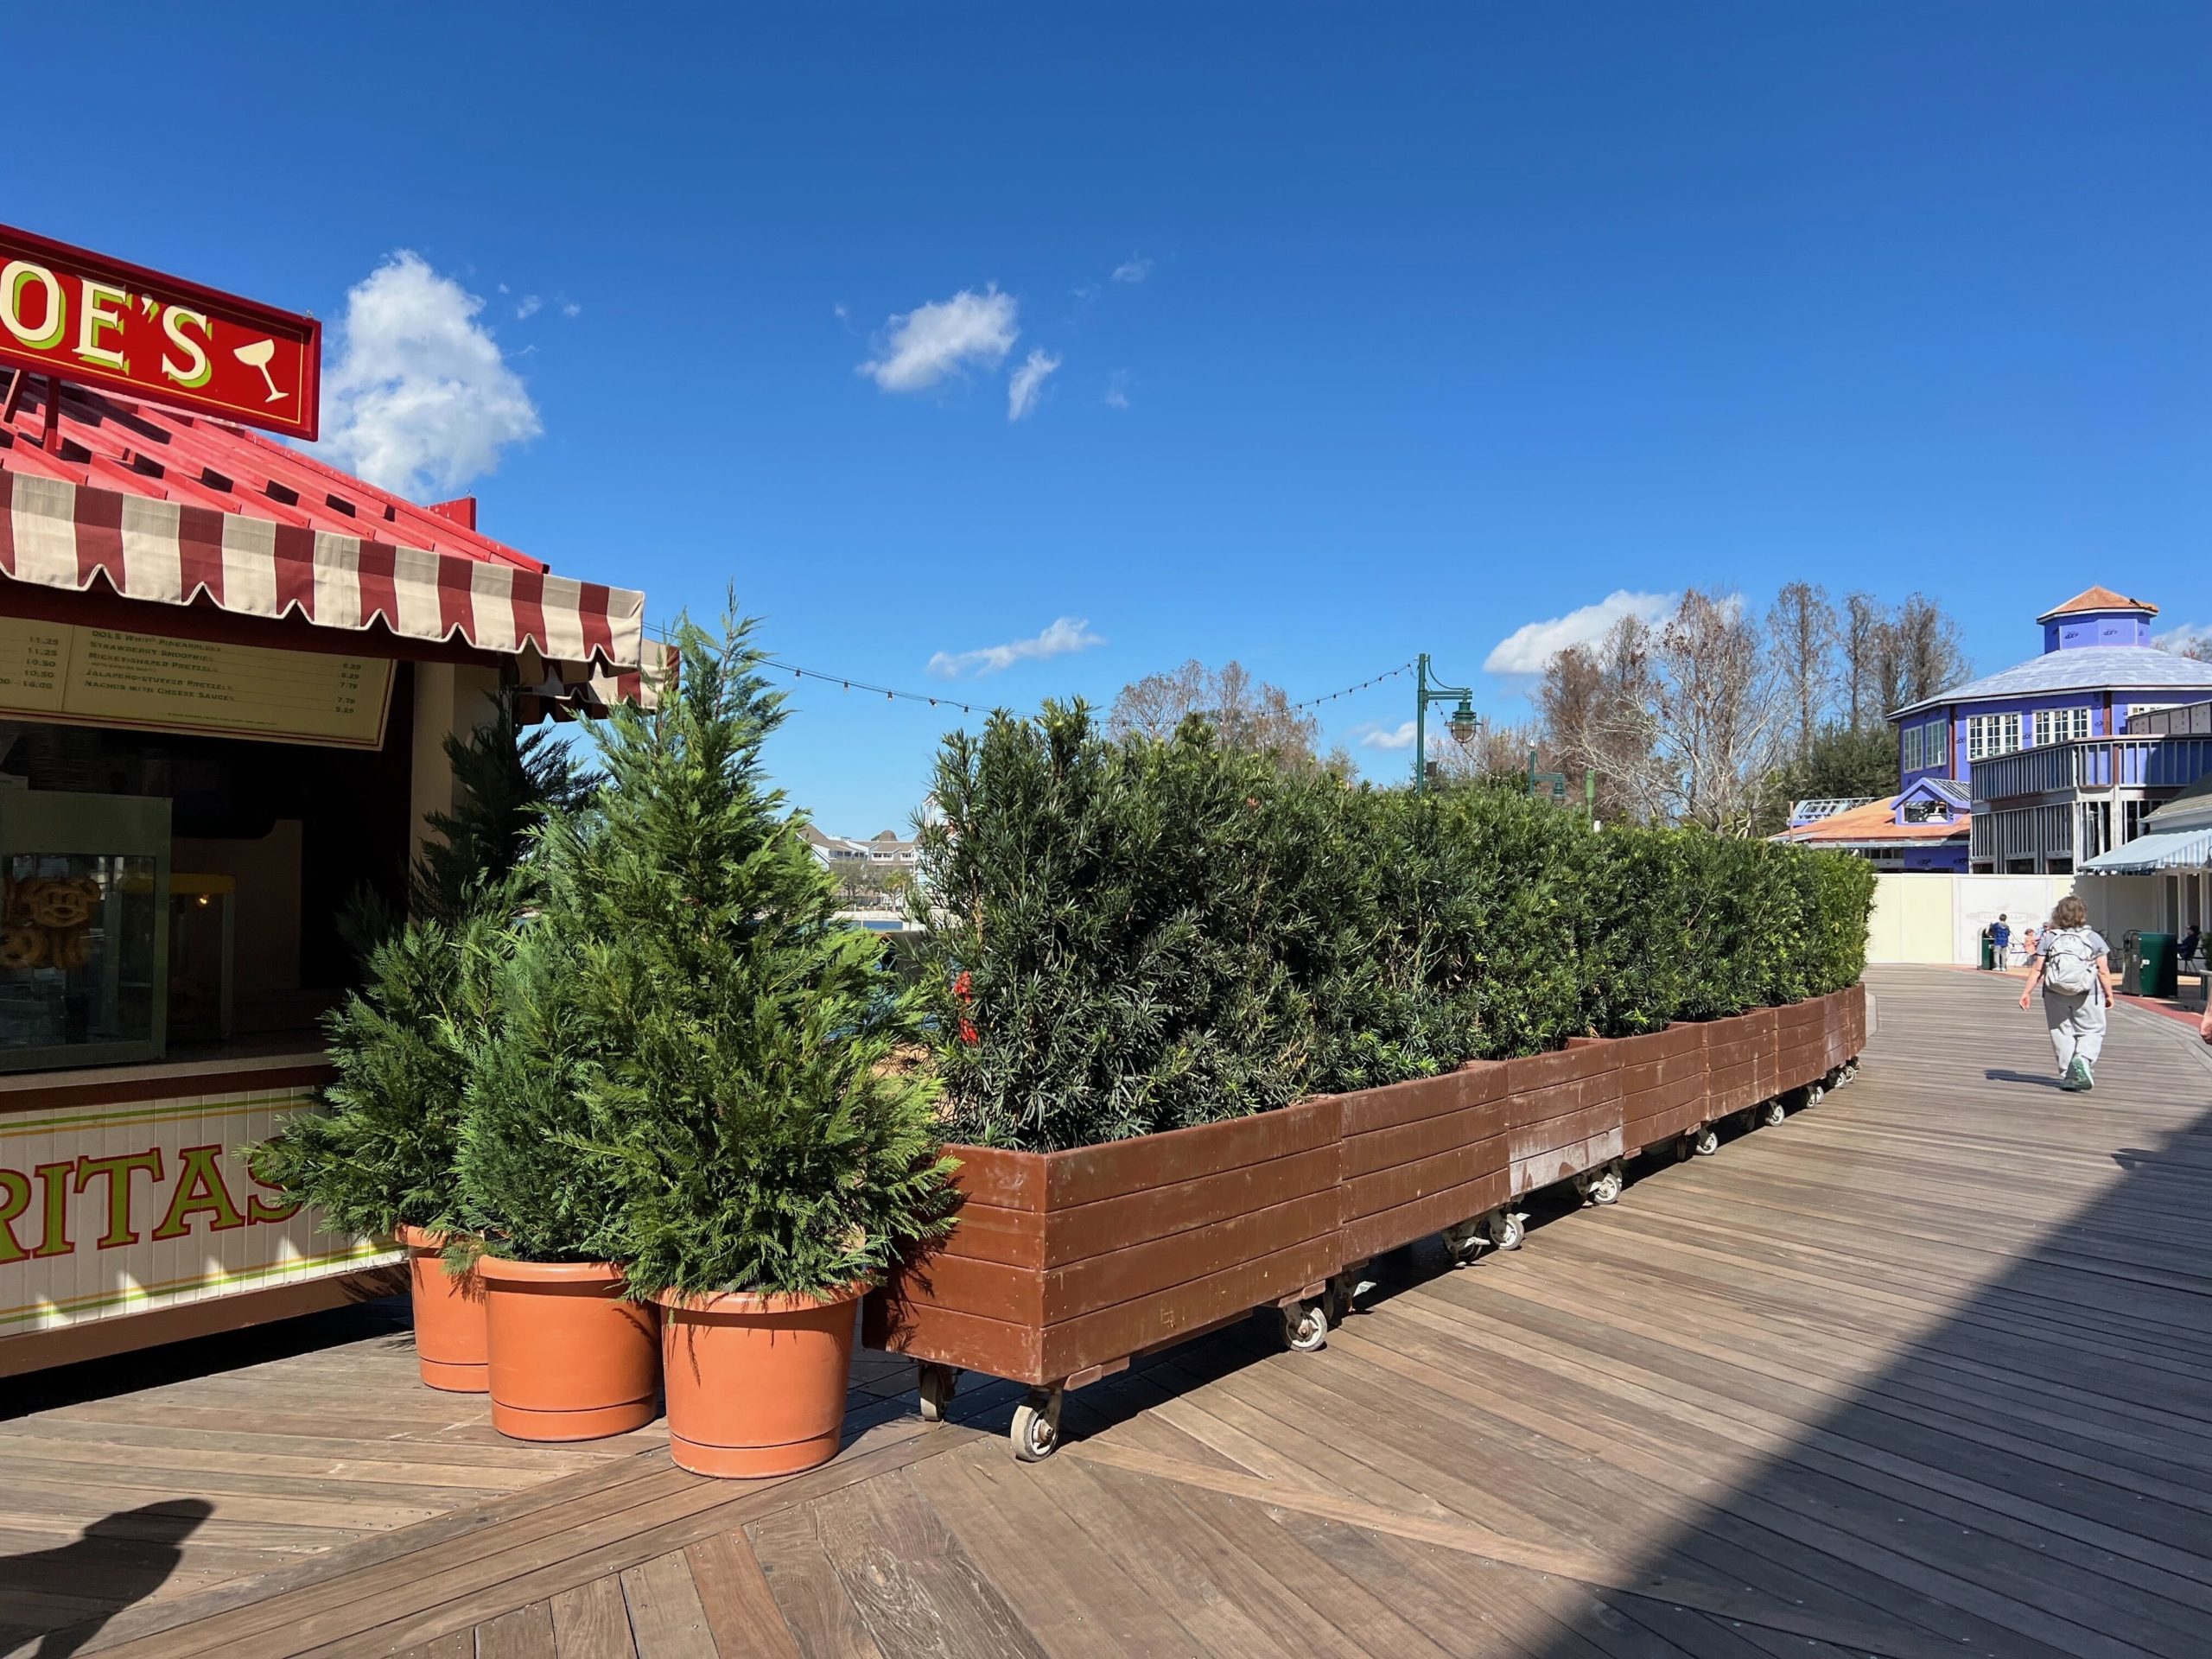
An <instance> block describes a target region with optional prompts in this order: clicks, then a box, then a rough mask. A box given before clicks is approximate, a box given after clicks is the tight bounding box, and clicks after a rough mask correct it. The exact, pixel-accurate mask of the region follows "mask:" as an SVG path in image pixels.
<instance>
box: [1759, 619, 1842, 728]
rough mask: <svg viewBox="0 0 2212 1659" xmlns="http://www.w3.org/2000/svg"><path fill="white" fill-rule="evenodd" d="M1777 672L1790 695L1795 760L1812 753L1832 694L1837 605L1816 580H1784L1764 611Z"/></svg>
mask: <svg viewBox="0 0 2212 1659" xmlns="http://www.w3.org/2000/svg"><path fill="white" fill-rule="evenodd" d="M1767 632H1768V635H1769V636H1770V639H1771V640H1772V643H1773V649H1774V652H1775V657H1776V662H1775V667H1776V671H1777V677H1778V678H1779V679H1780V680H1781V682H1782V685H1783V690H1784V693H1785V694H1786V695H1787V696H1788V697H1789V715H1790V720H1791V721H1792V728H1791V731H1790V742H1789V752H1790V756H1791V758H1792V759H1793V760H1802V759H1803V758H1804V757H1805V756H1806V755H1808V754H1809V753H1812V749H1813V743H1814V741H1815V739H1816V738H1818V737H1819V735H1820V733H1821V726H1822V724H1823V723H1825V721H1827V715H1828V709H1829V705H1830V703H1831V702H1833V700H1834V694H1835V678H1836V674H1835V647H1836V642H1837V637H1838V627H1837V621H1836V613H1835V607H1834V606H1833V605H1831V604H1829V603H1828V595H1827V589H1826V588H1822V587H1821V586H1819V585H1818V584H1817V583H1814V582H1787V583H1784V584H1783V588H1782V591H1781V592H1780V593H1778V594H1776V595H1775V596H1774V608H1773V609H1772V610H1770V611H1769V612H1768V613H1767Z"/></svg>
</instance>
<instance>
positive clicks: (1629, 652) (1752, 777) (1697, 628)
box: [1537, 588, 1791, 836]
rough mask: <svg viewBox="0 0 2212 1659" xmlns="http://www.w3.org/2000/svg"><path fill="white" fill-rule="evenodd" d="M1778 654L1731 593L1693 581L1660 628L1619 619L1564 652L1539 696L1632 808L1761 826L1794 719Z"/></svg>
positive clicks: (1733, 831) (1737, 830) (1564, 733)
mask: <svg viewBox="0 0 2212 1659" xmlns="http://www.w3.org/2000/svg"><path fill="white" fill-rule="evenodd" d="M1779 692H1780V687H1779V685H1778V683H1777V675H1776V670H1775V662H1774V658H1773V655H1772V653H1770V652H1769V651H1768V650H1767V648H1766V642H1765V640H1764V638H1763V637H1762V634H1761V631H1760V628H1759V626H1758V622H1757V621H1756V620H1753V619H1752V617H1751V614H1750V613H1749V612H1748V611H1747V609H1746V608H1745V605H1744V603H1743V601H1742V600H1741V599H1740V598H1739V597H1738V595H1736V594H1706V593H1700V592H1699V591H1698V590H1697V589H1695V588H1692V589H1691V590H1690V591H1689V592H1688V593H1687V594H1683V595H1682V602H1681V606H1680V607H1678V608H1677V609H1676V610H1675V613H1674V615H1672V616H1671V617H1669V618H1668V619H1667V620H1665V621H1663V622H1662V623H1660V624H1659V625H1658V626H1656V627H1654V626H1650V625H1649V624H1646V623H1643V622H1641V621H1639V620H1636V619H1635V618H1632V617H1631V618H1624V619H1623V620H1621V621H1619V622H1618V623H1616V624H1614V626H1613V629H1612V632H1610V633H1609V634H1607V635H1606V637H1605V642H1604V644H1603V645H1601V646H1600V647H1599V649H1598V650H1597V651H1596V652H1588V651H1586V650H1584V651H1569V652H1562V653H1561V660H1560V661H1555V662H1554V664H1553V666H1552V669H1551V671H1549V672H1548V673H1547V674H1546V676H1545V681H1544V684H1543V686H1542V687H1541V689H1540V690H1539V691H1538V694H1537V702H1538V706H1539V707H1540V708H1541V709H1542V710H1543V714H1544V719H1545V722H1546V729H1547V731H1548V732H1550V733H1552V734H1554V736H1555V738H1556V740H1557V741H1559V742H1560V747H1563V748H1565V749H1567V751H1568V752H1570V753H1573V754H1575V755H1576V756H1577V757H1578V758H1580V759H1581V760H1583V761H1584V762H1585V764H1587V765H1593V766H1597V767H1598V768H1599V772H1600V773H1601V776H1602V777H1603V779H1604V780H1605V784H1606V785H1607V786H1608V788H1609V791H1610V792H1611V793H1612V795H1613V797H1614V798H1615V799H1616V800H1617V801H1618V802H1619V803H1620V806H1619V807H1616V808H1615V809H1614V810H1615V812H1616V814H1617V815H1618V813H1619V812H1620V811H1621V810H1622V809H1623V808H1624V809H1625V812H1626V815H1627V816H1629V817H1634V818H1637V819H1642V820H1644V821H1646V822H1655V823H1696V824H1702V825H1704V826H1705V827H1706V828H1707V829H1712V830H1713V831H1715V832H1717V833H1719V834H1721V835H1730V836H1742V835H1748V834H1750V833H1751V829H1752V828H1753V825H1754V823H1755V822H1756V821H1757V818H1758V810H1759V807H1760V804H1761V800H1762V798H1763V793H1764V790H1765V788H1766V785H1767V779H1768V778H1769V776H1770V773H1771V772H1773V771H1774V768H1775V764H1776V761H1777V759H1778V758H1779V754H1780V752H1781V749H1782V747H1783V740H1784V738H1785V735H1786V734H1787V731H1788V728H1789V720H1790V717H1791V716H1790V710H1789V707H1788V703H1787V700H1786V699H1785V698H1783V696H1780V695H1779Z"/></svg>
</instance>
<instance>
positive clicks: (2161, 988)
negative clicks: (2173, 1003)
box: [2136, 933, 2178, 996]
mask: <svg viewBox="0 0 2212 1659" xmlns="http://www.w3.org/2000/svg"><path fill="white" fill-rule="evenodd" d="M2177 943H2178V941H2177V939H2176V938H2174V936H2173V935H2172V934H2171V933H2145V934H2143V935H2142V936H2141V937H2140V938H2138V939H2137V941H2136V949H2137V950H2140V951H2141V952H2142V953H2143V995H2145V996H2171V995H2173V994H2174V946H2175V945H2176V944H2177Z"/></svg>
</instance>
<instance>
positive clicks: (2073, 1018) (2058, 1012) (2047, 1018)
mask: <svg viewBox="0 0 2212 1659" xmlns="http://www.w3.org/2000/svg"><path fill="white" fill-rule="evenodd" d="M2043 1022H2044V1024H2045V1025H2047V1026H2049V1027H2050V1046H2052V1047H2053V1048H2055V1049H2056V1050H2057V1051H2058V1069H2059V1070H2060V1071H2064V1070H2065V1069H2066V1068H2067V1067H2068V1066H2069V1065H2072V1064H2073V1063H2074V1057H2075V1055H2077V1054H2078V1055H2080V1056H2081V1057H2082V1058H2083V1059H2084V1060H2087V1061H2088V1063H2089V1064H2090V1065H2095V1064H2096V1063H2097V1056H2098V1055H2100V1054H2101V1053H2102V1052H2104V1046H2105V999H2104V993H2103V992H2102V991H2096V990H2090V991H2076V992H2075V993H2074V994H2073V995H2071V996H2069V995H2067V994H2066V993H2065V992H2063V991H2052V990H2046V991H2045V992H2044V994H2043Z"/></svg>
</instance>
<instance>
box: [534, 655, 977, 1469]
mask: <svg viewBox="0 0 2212 1659" xmlns="http://www.w3.org/2000/svg"><path fill="white" fill-rule="evenodd" d="M750 627H751V625H750V624H749V623H737V624H734V626H728V627H726V628H725V630H724V633H723V637H722V638H721V639H719V640H715V639H709V637H708V636H707V635H706V634H705V633H703V632H701V631H700V630H698V629H696V628H695V627H692V626H689V625H688V624H687V625H686V626H684V627H683V629H682V630H681V631H680V632H679V635H678V642H679V645H680V648H681V651H682V666H681V671H680V674H679V676H678V682H677V686H678V689H677V693H676V695H675V696H674V697H673V698H671V699H670V700H669V701H668V702H666V703H665V704H664V707H663V709H661V710H660V711H659V712H658V713H657V714H655V715H644V714H642V713H640V712H639V711H638V710H635V709H623V710H620V711H619V712H618V713H617V714H616V715H614V716H613V719H612V720H610V721H608V723H607V730H606V732H605V734H604V737H603V753H604V755H605V759H606V764H607V772H608V775H609V776H610V777H611V778H613V779H614V780H615V788H614V790H613V794H612V797H611V799H610V804H609V807H608V810H607V814H606V815H605V819H604V822H603V823H602V825H601V834H600V835H599V836H598V837H597V838H596V839H595V840H594V842H592V843H591V844H590V845H589V846H588V848H585V847H582V846H581V845H580V846H579V848H578V849H577V850H578V851H579V852H582V853H586V854H588V859H586V860H584V861H582V869H581V871H580V874H583V875H584V876H585V877H586V878H587V879H586V880H584V881H580V882H578V883H576V884H575V886H574V887H572V888H570V892H571V893H572V894H573V896H574V897H575V899H578V900H582V899H589V901H590V903H591V905H592V910H591V912H590V913H591V915H592V918H593V923H594V927H593V931H594V935H595V936H596V937H597V938H600V939H602V940H603V941H605V948H604V949H603V950H601V951H600V952H599V953H597V954H596V955H595V956H594V959H593V963H594V969H595V977H594V981H593V982H592V987H591V988H592V995H594V999H595V1001H600V1002H601V1003H602V1004H603V1006H604V1007H605V1010H606V1014H607V1018H608V1020H609V1021H610V1023H611V1024H612V1026H613V1030H614V1033H615V1034H616V1036H617V1038H618V1041H617V1042H616V1043H615V1045H614V1046H613V1051H612V1052H611V1054H610V1057H609V1060H608V1063H607V1065H606V1066H605V1068H604V1069H603V1071H601V1074H600V1078H599V1082H600V1086H601V1089H602V1090H604V1093H605V1098H606V1101H607V1108H608V1116H609V1117H610V1119H611V1120H612V1121H613V1122H614V1123H615V1124H616V1125H617V1126H618V1127H619V1129H620V1136H621V1139H620V1148H621V1152H622V1154H623V1168H624V1172H625V1175H626V1182H627V1186H626V1201H625V1208H624V1225H625V1228H626V1231H627V1233H628V1236H629V1241H630V1247H631V1250H632V1268H631V1274H632V1280H633V1281H634V1283H635V1285H636V1287H637V1288H638V1289H639V1291H641V1292H644V1293H645V1294H650V1295H651V1296H652V1298H653V1299H654V1300H655V1301H657V1302H658V1304H659V1305H660V1306H661V1308H662V1311H663V1320H664V1367H665V1371H666V1376H667V1388H668V1415H669V1435H670V1440H671V1445H672V1447H673V1450H674V1453H675V1457H676V1460H677V1463H678V1464H680V1465H683V1467H684V1468H687V1469H690V1470H693V1471H697V1472H699V1473H702V1474H713V1475H724V1476H760V1475H772V1474H781V1473H788V1472H791V1471H797V1470H800V1469H805V1468H809V1467H811V1466H812V1465H816V1464H817V1463H821V1462H823V1461H825V1460H826V1459H829V1458H830V1457H832V1456H834V1455H835V1454H836V1450H837V1446H838V1441H839V1435H840V1432H841V1427H842V1421H843V1417H844V1408H845V1395H846V1390H847V1388H848V1386H849V1371H850V1366H851V1360H852V1347H853V1340H854V1334H855V1319H856V1315H857V1312H858V1309H857V1306H856V1303H857V1302H858V1300H859V1299H860V1297H861V1295H862V1294H864V1293H865V1292H866V1291H867V1290H868V1288H869V1287H870V1286H871V1285H872V1284H874V1282H875V1281H876V1280H877V1279H878V1278H879V1277H880V1274H882V1273H883V1272H884V1270H885V1269H886V1268H888V1267H889V1266H890V1265H891V1264H892V1263H893V1262H895V1261H896V1260H898V1259H899V1257H900V1256H901V1255H903V1254H904V1253H905V1252H906V1250H907V1249H909V1248H911V1247H912V1246H913V1245H914V1244H916V1243H919V1242H921V1241H923V1240H924V1239H926V1238H929V1237H931V1236H936V1235H938V1233H941V1232H942V1231H943V1230H944V1227H945V1225H946V1224H947V1223H946V1221H945V1219H944V1212H945V1209H946V1204H947V1199H948V1197H949V1194H948V1192H947V1189H946V1186H945V1176H946V1174H947V1173H948V1166H947V1165H946V1163H945V1160H944V1159H943V1158H942V1156H941V1155H940V1154H939V1152H938V1139H939V1136H938V1132H937V1131H938V1125H937V1122H936V1116H935V1110H934V1106H935V1100H936V1084H935V1083H934V1081H933V1080H932V1079H931V1077H929V1075H928V1074H927V1073H926V1072H922V1071H913V1070H911V1069H906V1068H902V1067H900V1066H899V1065H896V1064H894V1063H893V1054H894V1051H896V1050H899V1049H900V1048H902V1047H910V1046H913V1045H914V1044H916V1043H917V1042H918V1039H919V1037H920V1034H921V1025H920V1011H919V1005H918V1001H917V998H916V996H915V995H914V994H912V992H910V991H903V990H901V989H900V988H899V986H898V985H897V983H896V981H895V978H894V976H893V975H892V974H891V973H890V971H889V970H888V969H887V967H886V965H885V961H884V952H883V947H882V944H881V941H880V940H879V939H876V938H874V937H873V936H871V935H869V934H868V933H866V932H864V931H861V930H858V929H855V928H852V927H849V926H847V925H841V924H840V923H839V922H838V921H837V920H836V911H837V907H838V899H837V888H836V882H835V880H833V879H832V878H831V877H830V875H829V872H828V871H827V870H826V869H824V868H823V865H822V864H821V862H820V861H819V860H818V859H817V858H816V857H815V855H814V854H813V852H812V850H811V849H810V848H809V847H808V846H807V845H806V843H805V842H804V839H803V838H802V836H801V833H800V831H801V829H802V828H803V821H802V820H801V819H799V818H798V817H796V816H795V815H791V814H788V813H787V812H786V810H785V804H784V798H783V796H782V794H781V793H780V791H773V790H771V789H769V788H767V787H766V785H765V783H764V780H763V776H762V768H761V760H760V755H761V746H762V744H763V743H764V742H765V741H766V739H767V737H768V735H769V734H770V733H772V731H773V730H774V729H775V728H776V727H777V726H778V725H779V724H780V723H781V721H782V719H783V710H782V707H781V702H782V700H781V698H780V697H779V696H777V695H775V694H773V693H772V692H770V691H769V690H768V689H767V685H766V681H765V680H764V679H763V678H762V677H761V676H760V673H759V672H758V671H757V664H758V662H759V654H758V652H755V651H753V649H752V648H751V646H750V645H748V644H747V637H748V634H749V632H750Z"/></svg>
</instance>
